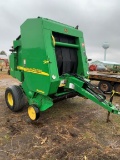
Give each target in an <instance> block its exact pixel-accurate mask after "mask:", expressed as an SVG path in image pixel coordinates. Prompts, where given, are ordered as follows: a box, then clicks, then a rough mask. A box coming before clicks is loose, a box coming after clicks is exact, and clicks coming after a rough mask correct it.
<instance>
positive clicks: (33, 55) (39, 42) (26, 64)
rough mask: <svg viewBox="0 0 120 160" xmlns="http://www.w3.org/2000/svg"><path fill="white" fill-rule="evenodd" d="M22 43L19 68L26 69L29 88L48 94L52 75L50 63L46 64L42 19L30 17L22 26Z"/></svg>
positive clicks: (25, 76) (25, 77)
mask: <svg viewBox="0 0 120 160" xmlns="http://www.w3.org/2000/svg"><path fill="white" fill-rule="evenodd" d="M21 45H22V53H21V54H20V55H19V57H20V58H19V60H20V61H19V63H18V69H20V70H23V71H24V79H25V83H26V84H27V86H28V89H29V90H30V91H33V92H38V93H41V94H44V95H47V94H48V92H49V88H50V75H49V68H48V65H44V60H46V59H47V55H46V50H45V45H44V35H43V25H42V20H40V19H30V20H27V21H26V22H25V23H24V24H23V25H22V26H21ZM23 83H24V82H23ZM33 84H34V85H33ZM44 84H45V85H44ZM23 86H24V85H23ZM24 89H25V88H24Z"/></svg>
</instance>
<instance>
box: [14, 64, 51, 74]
mask: <svg viewBox="0 0 120 160" xmlns="http://www.w3.org/2000/svg"><path fill="white" fill-rule="evenodd" d="M17 69H19V70H21V71H24V72H31V73H35V74H41V75H44V76H49V74H48V73H46V72H43V71H42V70H40V69H35V68H25V67H21V66H17Z"/></svg>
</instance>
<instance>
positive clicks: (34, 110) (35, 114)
mask: <svg viewBox="0 0 120 160" xmlns="http://www.w3.org/2000/svg"><path fill="white" fill-rule="evenodd" d="M28 116H29V118H30V119H31V120H32V121H35V120H37V119H38V118H39V117H40V111H39V108H38V107H37V106H36V105H35V104H32V105H30V106H29V107H28Z"/></svg>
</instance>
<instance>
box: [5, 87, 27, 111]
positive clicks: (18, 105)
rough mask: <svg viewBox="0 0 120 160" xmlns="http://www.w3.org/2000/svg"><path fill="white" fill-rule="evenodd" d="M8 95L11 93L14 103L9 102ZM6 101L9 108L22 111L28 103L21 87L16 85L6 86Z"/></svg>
mask: <svg viewBox="0 0 120 160" xmlns="http://www.w3.org/2000/svg"><path fill="white" fill-rule="evenodd" d="M8 95H11V98H12V102H13V103H12V104H10V102H9V98H8ZM5 101H6V104H7V106H8V108H9V109H10V110H11V111H13V112H17V111H20V110H21V109H22V108H23V107H24V106H25V105H26V103H27V101H26V97H25V95H24V93H23V91H22V89H21V87H20V86H16V85H14V86H11V87H8V88H6V91H5Z"/></svg>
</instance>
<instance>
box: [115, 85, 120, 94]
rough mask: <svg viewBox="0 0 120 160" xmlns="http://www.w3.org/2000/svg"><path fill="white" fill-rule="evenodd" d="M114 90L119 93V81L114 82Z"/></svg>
mask: <svg viewBox="0 0 120 160" xmlns="http://www.w3.org/2000/svg"><path fill="white" fill-rule="evenodd" d="M114 90H115V91H116V92H118V93H119V94H120V83H115V85H114Z"/></svg>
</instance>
